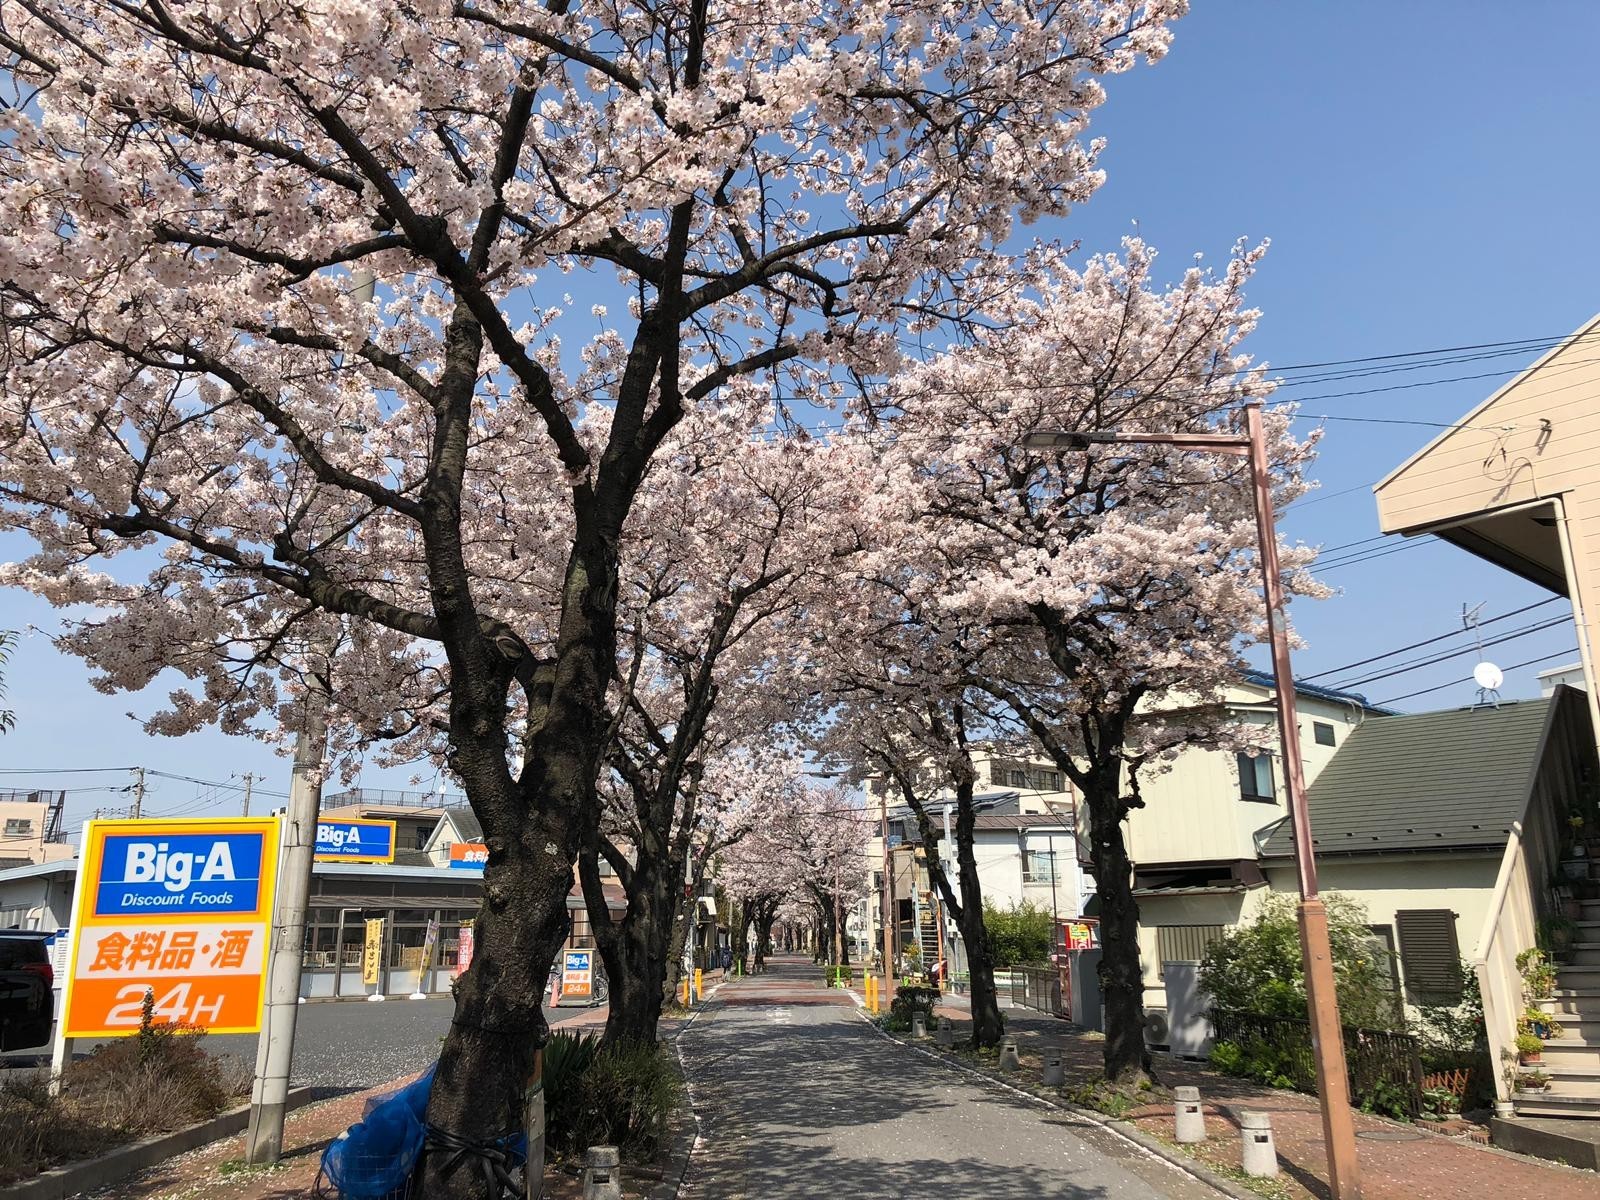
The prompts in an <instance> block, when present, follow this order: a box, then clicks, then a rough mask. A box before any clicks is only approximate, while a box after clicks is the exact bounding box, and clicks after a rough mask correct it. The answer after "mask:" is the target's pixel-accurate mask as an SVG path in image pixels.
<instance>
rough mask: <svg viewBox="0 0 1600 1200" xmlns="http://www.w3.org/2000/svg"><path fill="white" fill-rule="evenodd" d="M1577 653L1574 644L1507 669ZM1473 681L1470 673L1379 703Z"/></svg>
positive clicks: (1439, 690) (1515, 668) (1390, 702)
mask: <svg viewBox="0 0 1600 1200" xmlns="http://www.w3.org/2000/svg"><path fill="white" fill-rule="evenodd" d="M1576 653H1578V648H1577V647H1576V646H1574V647H1572V649H1570V650H1557V651H1556V652H1555V653H1554V654H1542V655H1540V656H1539V657H1538V658H1530V659H1528V660H1526V661H1525V662H1519V663H1512V664H1511V665H1510V666H1509V667H1507V668H1505V669H1506V670H1507V671H1515V670H1517V669H1518V668H1520V667H1532V666H1535V665H1537V664H1539V663H1542V662H1548V661H1549V660H1550V659H1552V658H1566V657H1568V656H1569V655H1573V654H1576ZM1472 682H1473V678H1472V676H1471V675H1468V676H1467V677H1466V678H1465V679H1452V680H1451V681H1450V682H1449V683H1440V684H1435V685H1434V686H1433V687H1428V688H1421V689H1420V690H1418V691H1415V692H1407V693H1406V694H1405V695H1403V696H1391V697H1389V699H1387V700H1379V701H1377V703H1378V704H1397V703H1399V702H1400V701H1401V700H1410V699H1411V698H1412V697H1413V696H1426V695H1427V694H1428V693H1430V692H1441V691H1443V690H1444V689H1445V688H1448V687H1460V686H1461V685H1462V684H1463V683H1472Z"/></svg>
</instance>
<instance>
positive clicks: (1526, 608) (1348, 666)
mask: <svg viewBox="0 0 1600 1200" xmlns="http://www.w3.org/2000/svg"><path fill="white" fill-rule="evenodd" d="M1562 599H1563V597H1561V596H1550V597H1548V598H1547V599H1544V600H1536V601H1534V602H1533V603H1532V604H1524V605H1523V606H1522V607H1521V608H1513V609H1512V610H1511V611H1510V612H1504V613H1500V614H1499V615H1498V616H1494V617H1486V618H1485V619H1484V620H1482V621H1479V622H1478V626H1479V627H1480V628H1481V627H1482V626H1484V625H1493V624H1495V623H1496V622H1498V621H1505V620H1508V619H1509V618H1511V617H1520V616H1521V615H1522V614H1523V613H1527V612H1532V611H1533V610H1534V609H1536V608H1543V607H1544V606H1545V605H1547V604H1555V603H1557V602H1559V601H1560V600H1562ZM1468 632H1470V630H1469V629H1467V628H1465V627H1463V628H1461V629H1452V630H1451V631H1450V632H1449V633H1441V634H1439V635H1438V636H1437V637H1431V638H1427V639H1425V640H1423V641H1420V642H1412V643H1411V644H1410V645H1409V646H1400V647H1398V648H1397V649H1394V650H1386V651H1384V652H1383V653H1382V654H1374V655H1373V656H1372V657H1371V658H1360V659H1357V660H1356V661H1355V662H1353V663H1345V664H1344V666H1342V667H1330V668H1329V669H1328V670H1326V671H1318V672H1317V673H1316V674H1315V675H1302V676H1301V677H1300V682H1301V683H1309V682H1310V681H1311V680H1313V679H1326V678H1327V677H1328V676H1329V675H1342V674H1344V673H1345V672H1346V671H1353V670H1354V669H1355V668H1357V667H1364V666H1366V665H1367V664H1368V663H1375V662H1381V661H1383V660H1384V659H1386V658H1393V657H1394V656H1395V655H1397V654H1404V653H1406V652H1407V651H1409V650H1420V649H1421V648H1422V647H1424V646H1432V645H1434V644H1435V643H1436V642H1443V641H1447V640H1448V639H1450V638H1453V637H1460V636H1461V635H1462V634H1464V633H1468Z"/></svg>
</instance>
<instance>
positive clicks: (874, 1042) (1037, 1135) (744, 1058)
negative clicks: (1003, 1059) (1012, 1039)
mask: <svg viewBox="0 0 1600 1200" xmlns="http://www.w3.org/2000/svg"><path fill="white" fill-rule="evenodd" d="M724 994H726V995H730V996H732V995H735V994H736V990H735V988H734V986H733V985H729V986H728V987H727V989H726V992H725V993H724ZM780 995H781V993H780ZM722 998H723V994H719V996H718V998H717V999H719V1000H720V999H722ZM680 1045H681V1046H682V1049H683V1052H684V1058H685V1061H686V1063H687V1064H688V1067H689V1071H690V1078H691V1081H692V1085H693V1088H694V1096H695V1102H696V1103H695V1108H696V1112H697V1114H698V1115H699V1116H700V1118H701V1122H702V1124H701V1135H702V1138H703V1144H702V1146H701V1147H699V1148H697V1149H696V1151H695V1156H694V1158H693V1159H692V1160H691V1164H690V1168H689V1174H688V1178H687V1181H686V1185H685V1189H684V1191H683V1192H682V1195H683V1196H684V1198H685V1200H689V1198H691V1197H692V1198H693V1200H745V1198H749V1200H756V1198H760V1200H810V1198H814V1197H818V1196H839V1197H844V1196H848V1197H852V1198H855V1197H883V1198H884V1200H889V1198H890V1197H893V1198H896V1200H899V1198H900V1197H906V1196H927V1195H940V1196H949V1197H974V1198H980V1197H981V1198H982V1200H1035V1198H1037V1197H1071V1198H1073V1200H1089V1198H1091V1197H1095V1198H1098V1197H1117V1198H1122V1197H1126V1198H1128V1200H1134V1198H1135V1197H1137V1198H1140V1200H1143V1198H1145V1197H1152V1198H1157V1200H1200V1198H1214V1197H1215V1196H1216V1193H1215V1192H1214V1191H1212V1190H1211V1189H1210V1188H1207V1187H1205V1186H1204V1185H1203V1184H1201V1183H1199V1181H1197V1180H1195V1179H1194V1178H1193V1177H1192V1176H1189V1175H1187V1174H1185V1173H1183V1172H1180V1171H1178V1170H1177V1169H1176V1168H1174V1167H1172V1166H1171V1165H1170V1164H1168V1163H1165V1162H1161V1161H1159V1160H1157V1159H1155V1158H1153V1157H1152V1156H1150V1155H1148V1154H1146V1153H1145V1152H1144V1151H1143V1150H1141V1149H1140V1148H1138V1147H1137V1146H1134V1145H1133V1144H1132V1143H1129V1142H1126V1141H1124V1140H1123V1139H1121V1138H1118V1137H1116V1136H1115V1135H1113V1134H1110V1133H1109V1132H1108V1131H1106V1130H1104V1129H1103V1128H1101V1127H1100V1126H1098V1125H1095V1124H1094V1123H1092V1122H1088V1121H1085V1120H1083V1119H1081V1118H1077V1117H1074V1116H1072V1115H1071V1114H1067V1113H1061V1112H1055V1111H1052V1110H1048V1109H1044V1108H1041V1107H1040V1106H1038V1105H1035V1104H1032V1103H1029V1102H1028V1101H1026V1100H1024V1099H1022V1098H1021V1097H1019V1096H1017V1095H1016V1094H1014V1093H1009V1092H1007V1091H1005V1090H1003V1089H1001V1088H998V1087H992V1086H989V1085H987V1084H984V1083H981V1082H978V1081H976V1080H973V1079H972V1078H971V1077H970V1076H967V1075H964V1074H962V1073H960V1072H958V1071H955V1070H953V1069H951V1068H950V1067H949V1066H946V1065H943V1064H940V1063H938V1062H934V1061H932V1060H930V1059H928V1058H925V1057H923V1056H922V1055H920V1054H917V1053H916V1052H914V1051H912V1050H910V1049H907V1048H906V1047H903V1046H900V1045H898V1044H896V1043H892V1042H889V1041H887V1040H886V1039H884V1038H883V1037H882V1036H881V1035H880V1034H879V1033H878V1032H877V1031H876V1030H874V1029H872V1028H871V1027H870V1026H869V1025H868V1024H867V1023H866V1022H865V1021H864V1020H862V1018H861V1017H860V1016H858V1015H857V1013H856V1011H855V1010H854V1008H853V1007H851V1008H843V1007H836V1006H816V1005H810V1004H798V1003H785V1002H783V1000H781V999H776V1000H772V1001H770V1002H764V1003H759V1004H757V1005H753V1006H746V1005H745V1004H738V1005H737V1006H732V1005H730V1006H721V1005H719V1004H716V1003H713V1005H712V1006H711V1007H710V1008H709V1009H708V1010H707V1011H706V1012H705V1013H703V1014H702V1015H701V1017H700V1018H699V1019H698V1020H697V1021H696V1022H695V1023H694V1024H693V1025H691V1026H690V1027H689V1028H688V1029H687V1030H685V1032H684V1034H683V1036H682V1039H681V1042H680Z"/></svg>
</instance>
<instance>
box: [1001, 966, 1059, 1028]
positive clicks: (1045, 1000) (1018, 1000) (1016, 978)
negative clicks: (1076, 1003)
mask: <svg viewBox="0 0 1600 1200" xmlns="http://www.w3.org/2000/svg"><path fill="white" fill-rule="evenodd" d="M1011 1003H1013V1004H1016V1005H1019V1006H1020V1007H1022V1008H1031V1009H1034V1010H1036V1011H1038V1012H1042V1013H1049V1014H1050V1015H1051V1016H1053V1017H1064V1016H1066V1015H1067V1010H1066V1007H1065V1006H1064V1005H1063V1004H1062V1003H1061V975H1060V973H1059V972H1057V971H1056V970H1055V969H1054V968H1053V967H1012V968H1011Z"/></svg>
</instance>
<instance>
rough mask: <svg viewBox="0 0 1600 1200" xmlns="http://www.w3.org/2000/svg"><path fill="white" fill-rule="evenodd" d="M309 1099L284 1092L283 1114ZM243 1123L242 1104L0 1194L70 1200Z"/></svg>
mask: <svg viewBox="0 0 1600 1200" xmlns="http://www.w3.org/2000/svg"><path fill="white" fill-rule="evenodd" d="M315 1098H316V1090H315V1089H314V1088H308V1087H301V1088H290V1089H289V1094H288V1096H287V1097H286V1098H285V1100H284V1112H285V1113H291V1112H293V1111H294V1110H295V1109H297V1108H304V1107H305V1106H306V1105H308V1104H310V1103H311V1102H312V1101H313V1100H314V1099H315ZM249 1124H250V1106H249V1105H248V1104H245V1105H242V1106H241V1107H239V1108H235V1109H232V1110H231V1111H229V1112H225V1113H223V1114H222V1115H221V1116H216V1117H212V1118H211V1120H209V1121H203V1122H201V1123H200V1124H199V1125H191V1126H190V1127H189V1128H188V1129H179V1130H177V1131H176V1132H174V1133H160V1134H157V1135H156V1136H155V1137H149V1138H145V1139H144V1140H143V1141H141V1142H132V1143H130V1144H129V1145H126V1146H121V1147H118V1148H117V1149H115V1150H113V1151H111V1152H110V1153H109V1154H102V1155H101V1156H100V1157H99V1158H91V1159H86V1160H85V1161H83V1162H76V1163H68V1164H67V1165H65V1166H61V1167H54V1168H52V1169H51V1170H48V1171H44V1172H41V1173H40V1174H38V1175H35V1176H34V1177H33V1178H32V1179H25V1180H23V1181H22V1182H21V1183H14V1184H12V1185H11V1186H10V1187H7V1188H0V1196H4V1197H6V1200H64V1198H65V1197H67V1196H75V1195H77V1194H78V1193H79V1192H90V1191H95V1190H98V1189H100V1188H104V1187H107V1186H109V1185H110V1184H113V1183H115V1182H117V1181H118V1180H120V1179H122V1178H123V1177H124V1176H127V1175H131V1174H133V1173H134V1172H135V1171H142V1170H144V1169H145V1168H146V1167H153V1166H156V1165H158V1164H159V1163H164V1162H166V1161H167V1160H168V1159H171V1158H175V1157H177V1156H178V1155H180V1154H184V1153H187V1152H188V1151H190V1150H195V1149H198V1148H199V1147H201V1146H205V1145H208V1144H209V1143H211V1142H219V1141H221V1140H222V1139H223V1138H226V1137H232V1136H233V1135H234V1134H236V1133H239V1132H241V1131H243V1130H244V1129H245V1128H246V1127H247V1126H248V1125H249Z"/></svg>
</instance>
